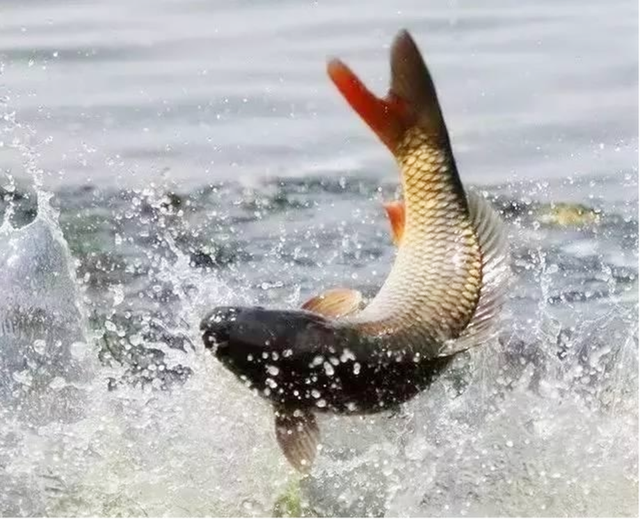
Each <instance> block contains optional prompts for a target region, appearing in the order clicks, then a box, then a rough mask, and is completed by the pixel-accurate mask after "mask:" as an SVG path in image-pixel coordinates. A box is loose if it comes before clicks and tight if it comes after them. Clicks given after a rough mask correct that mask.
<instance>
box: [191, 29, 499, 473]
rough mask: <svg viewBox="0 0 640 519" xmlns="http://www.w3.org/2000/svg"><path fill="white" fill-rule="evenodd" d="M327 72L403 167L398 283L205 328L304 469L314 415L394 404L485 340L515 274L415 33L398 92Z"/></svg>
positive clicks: (406, 45) (222, 313) (224, 315)
mask: <svg viewBox="0 0 640 519" xmlns="http://www.w3.org/2000/svg"><path fill="white" fill-rule="evenodd" d="M328 74H329V76H330V78H331V79H332V81H333V82H334V84H335V85H336V86H337V88H338V90H339V91H340V92H341V93H342V95H343V96H344V98H345V99H346V100H347V102H348V103H349V104H350V105H351V107H352V108H353V109H354V110H355V111H356V112H357V113H358V114H359V115H360V117H362V119H364V121H365V122H366V123H367V124H368V125H369V126H370V127H371V129H372V130H373V131H374V132H375V134H376V135H377V136H378V137H379V138H380V140H381V141H382V142H383V143H384V144H385V145H386V146H387V148H389V150H391V152H392V153H393V155H394V157H395V159H396V161H397V163H398V165H399V168H400V172H401V182H402V188H403V197H404V201H403V202H401V201H396V202H390V203H387V204H385V210H386V212H387V215H388V217H389V219H390V221H391V227H392V231H393V237H394V241H395V242H396V244H397V245H398V252H397V255H396V258H395V262H394V264H393V267H392V269H391V272H390V273H389V276H388V277H387V279H386V281H385V282H384V284H383V286H382V287H381V289H380V291H379V292H378V293H377V295H376V296H375V297H374V298H373V299H372V300H371V301H370V302H369V303H368V304H365V303H364V300H363V297H362V295H361V294H360V293H359V292H358V291H355V290H350V289H346V288H336V289H331V290H328V291H327V292H325V293H323V294H320V295H318V296H316V297H314V298H312V299H310V300H309V301H307V302H306V303H305V304H304V305H303V306H302V309H300V310H276V309H265V308H262V307H229V306H226V307H218V308H215V309H214V310H213V311H211V312H210V313H209V314H208V315H207V316H206V317H205V318H204V319H203V320H202V323H201V330H202V333H203V341H204V344H205V347H206V348H208V349H211V350H212V351H213V352H214V354H215V356H216V357H217V358H218V359H219V360H220V361H221V362H222V363H223V364H224V365H225V366H226V367H227V368H228V369H229V370H231V371H232V372H233V373H235V374H236V375H237V376H238V377H239V378H240V379H241V380H242V381H243V382H244V383H245V384H246V385H247V386H248V387H250V388H251V389H253V390H255V391H257V392H258V393H259V394H260V395H261V396H263V397H264V398H266V399H267V400H269V401H270V402H271V403H272V404H273V408H274V413H275V432H276V438H277V441H278V443H279V445H280V447H281V448H282V451H283V452H284V454H285V456H286V458H287V459H288V460H289V462H290V463H291V464H292V465H293V466H294V467H295V468H296V469H298V470H300V471H302V472H306V471H308V470H309V469H310V467H311V465H312V463H313V461H314V459H315V456H316V452H317V450H318V445H319V439H320V432H319V429H318V425H317V422H316V419H315V414H316V413H318V412H321V413H327V412H331V413H339V414H351V415H353V414H368V413H377V412H381V411H384V410H390V409H395V408H396V407H397V406H398V405H400V404H402V403H404V402H406V401H408V400H409V399H411V398H412V397H414V396H415V395H416V394H418V393H419V392H421V391H423V390H424V389H426V388H427V387H428V386H429V385H430V384H431V382H432V381H433V380H434V378H435V377H436V376H437V375H438V374H439V373H441V372H442V370H443V369H444V368H445V367H446V366H447V365H448V364H449V363H450V361H451V360H452V358H453V357H454V356H455V354H457V353H459V352H461V351H464V350H467V349H469V348H471V347H473V346H478V345H481V344H483V343H486V342H487V340H488V339H489V338H490V337H491V335H492V332H493V331H494V328H495V327H494V326H493V324H494V321H495V320H496V319H495V318H496V316H497V314H498V312H499V311H500V308H501V305H502V301H503V298H504V292H505V289H506V286H507V279H508V272H509V268H508V245H507V240H506V235H505V232H504V230H503V225H502V222H501V220H500V218H499V217H498V215H497V214H496V213H495V212H494V211H493V209H492V208H491V207H490V205H489V204H488V203H487V202H486V201H485V200H484V199H482V198H481V197H479V196H478V195H474V194H473V193H466V192H465V190H464V188H463V186H462V182H461V181H460V177H459V175H458V170H457V168H456V163H455V160H454V157H453V152H452V150H451V145H450V142H449V135H448V132H447V129H446V126H445V122H444V119H443V116H442V112H441V110H440V105H439V103H438V98H437V96H436V91H435V88H434V85H433V81H432V79H431V76H430V74H429V71H428V69H427V67H426V65H425V63H424V61H423V59H422V56H421V55H420V52H419V50H418V48H417V46H416V44H415V43H414V41H413V39H412V38H411V36H410V35H409V33H408V32H406V31H401V32H400V33H399V34H398V36H397V37H396V39H395V41H394V43H393V46H392V49H391V88H390V90H389V92H388V94H387V96H386V97H384V98H377V97H376V96H375V95H373V94H372V93H371V92H370V91H368V90H367V89H366V87H365V86H364V85H363V84H362V82H361V81H360V80H359V79H358V78H357V76H356V75H355V74H354V73H353V72H352V71H351V70H350V69H349V68H348V67H347V66H346V65H345V64H344V63H342V62H341V61H339V60H337V59H334V60H331V61H330V62H329V64H328Z"/></svg>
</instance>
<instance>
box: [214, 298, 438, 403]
mask: <svg viewBox="0 0 640 519" xmlns="http://www.w3.org/2000/svg"><path fill="white" fill-rule="evenodd" d="M201 329H202V331H203V340H204V343H205V346H207V347H208V348H209V349H211V350H212V351H213V352H214V354H215V356H216V357H217V358H218V360H220V361H221V362H222V363H223V364H224V365H225V367H227V368H228V369H229V370H230V371H231V372H233V373H235V374H236V375H237V376H238V378H239V379H240V380H241V381H243V382H244V383H245V384H246V385H247V386H248V387H249V388H251V389H255V390H257V391H258V393H259V394H260V395H261V396H263V397H265V398H267V399H268V400H269V401H271V402H272V403H274V404H276V405H279V406H284V407H287V408H298V407H300V408H311V409H314V410H315V411H317V412H332V413H337V414H347V415H350V414H370V413H376V412H381V411H384V410H387V409H393V408H395V407H397V406H398V405H400V404H402V403H404V402H406V401H407V400H409V399H411V398H412V397H414V396H415V395H416V394H417V393H419V392H420V391H421V390H423V389H425V388H426V387H427V386H428V385H429V384H430V383H431V382H432V381H433V380H434V378H435V377H436V376H437V375H438V374H439V373H440V371H441V370H442V369H443V368H444V367H445V366H446V365H447V364H448V363H449V362H450V360H451V358H450V357H436V358H427V357H424V358H421V357H420V355H419V354H416V353H415V352H414V348H412V347H411V345H407V346H406V347H405V348H404V349H400V348H396V349H395V350H394V351H390V350H389V348H388V339H386V338H383V337H372V336H367V335H363V334H361V333H359V332H358V331H357V330H355V329H354V328H352V327H350V326H347V325H344V324H341V323H340V322H337V321H335V320H330V319H326V318H324V317H323V316H320V315H317V314H314V313H311V312H306V311H302V310H269V309H264V308H259V307H219V308H215V309H214V310H213V311H212V312H211V313H210V314H209V315H208V316H207V317H205V318H204V319H203V321H202V324H201Z"/></svg>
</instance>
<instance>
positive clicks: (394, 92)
mask: <svg viewBox="0 0 640 519" xmlns="http://www.w3.org/2000/svg"><path fill="white" fill-rule="evenodd" d="M327 72H328V73H329V77H331V79H332V81H333V82H334V84H335V85H336V87H337V88H338V90H340V92H341V93H342V95H343V96H344V97H345V99H346V100H347V102H348V103H349V104H350V105H351V107H352V108H353V109H354V110H355V111H356V112H357V113H358V114H359V115H360V117H362V119H363V120H364V121H365V122H366V123H367V124H368V125H369V126H370V127H371V129H372V130H373V131H374V132H375V134H376V135H377V136H378V137H379V138H380V140H381V141H382V142H383V143H384V144H385V145H386V146H387V147H388V148H389V149H390V150H391V152H392V153H395V151H396V148H397V146H398V145H399V144H400V142H401V141H402V137H403V135H404V133H405V132H406V131H407V130H408V129H409V128H411V127H413V126H414V125H418V126H420V127H421V129H423V130H424V131H425V132H427V133H429V134H432V135H434V136H446V135H447V132H446V128H445V125H444V120H443V118H442V113H441V111H440V105H439V103H438V98H437V95H436V90H435V87H434V86H433V81H432V79H431V75H430V74H429V71H428V69H427V66H426V65H425V63H424V60H423V59H422V56H421V55H420V51H419V50H418V47H417V46H416V44H415V42H414V41H413V39H412V38H411V36H410V35H409V33H408V32H407V31H400V33H398V35H397V36H396V38H395V40H394V42H393V46H392V48H391V88H390V89H389V93H388V94H387V96H386V97H384V98H378V97H376V96H375V95H374V94H372V93H371V92H370V91H369V90H368V89H367V88H366V87H365V86H364V84H363V83H362V82H361V81H360V79H358V77H357V76H356V75H355V74H354V73H353V72H352V71H351V69H349V67H347V66H346V65H345V64H344V63H342V62H341V61H340V60H338V59H333V60H331V61H329V64H328V66H327ZM447 138H448V137H447Z"/></svg>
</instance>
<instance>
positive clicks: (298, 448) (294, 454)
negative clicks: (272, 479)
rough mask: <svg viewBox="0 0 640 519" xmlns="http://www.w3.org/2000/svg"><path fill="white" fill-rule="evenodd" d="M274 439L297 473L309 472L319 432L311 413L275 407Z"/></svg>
mask: <svg viewBox="0 0 640 519" xmlns="http://www.w3.org/2000/svg"><path fill="white" fill-rule="evenodd" d="M274 412H275V424H276V438H277V440H278V444H279V445H280V448H281V449H282V452H283V453H284V455H285V457H286V458H287V460H288V461H289V463H291V465H292V466H293V467H294V468H295V469H296V470H297V471H299V472H303V473H307V472H309V471H310V470H311V465H313V460H314V459H315V457H316V452H317V451H318V442H319V441H320V430H319V429H318V424H317V423H316V417H315V416H314V414H313V413H312V412H311V411H303V410H300V409H286V408H283V407H275V408H274Z"/></svg>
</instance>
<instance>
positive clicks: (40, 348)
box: [33, 339, 47, 355]
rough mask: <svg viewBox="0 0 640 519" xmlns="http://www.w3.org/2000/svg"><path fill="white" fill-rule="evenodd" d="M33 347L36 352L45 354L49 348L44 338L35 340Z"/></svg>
mask: <svg viewBox="0 0 640 519" xmlns="http://www.w3.org/2000/svg"><path fill="white" fill-rule="evenodd" d="M33 349H34V350H36V353H38V354H39V355H44V353H45V351H46V349H47V343H46V342H45V341H43V340H42V339H38V340H36V341H33Z"/></svg>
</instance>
